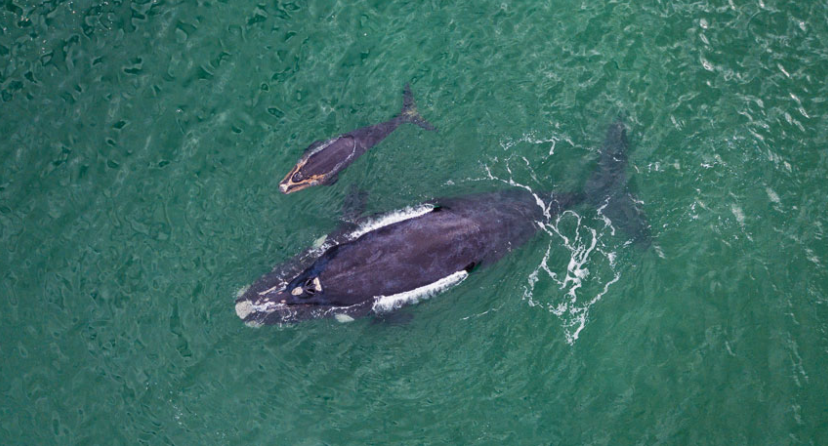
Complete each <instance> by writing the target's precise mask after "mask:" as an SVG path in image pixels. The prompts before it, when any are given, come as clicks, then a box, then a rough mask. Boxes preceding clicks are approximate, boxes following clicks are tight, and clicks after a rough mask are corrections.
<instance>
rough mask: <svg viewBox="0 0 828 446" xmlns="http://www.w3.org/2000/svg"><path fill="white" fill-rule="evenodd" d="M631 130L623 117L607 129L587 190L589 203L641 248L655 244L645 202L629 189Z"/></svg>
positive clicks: (585, 190)
mask: <svg viewBox="0 0 828 446" xmlns="http://www.w3.org/2000/svg"><path fill="white" fill-rule="evenodd" d="M628 149H629V141H628V140H627V128H626V126H625V125H624V123H623V121H621V119H620V118H619V119H618V120H617V121H616V122H614V123H612V124H611V125H610V127H609V129H608V130H607V136H606V138H605V139H604V144H603V146H602V147H601V154H600V155H599V158H598V166H597V167H596V169H595V171H593V172H592V174H591V175H590V177H589V179H588V180H587V183H586V186H585V187H584V195H585V198H586V201H588V202H589V203H590V204H592V205H593V206H596V207H597V208H598V210H599V211H600V212H601V213H602V214H603V215H604V216H606V217H607V218H609V219H610V221H611V222H612V224H613V225H615V226H616V227H618V228H620V229H621V230H622V231H623V232H624V233H626V234H627V235H628V236H629V237H631V238H632V240H633V241H634V242H635V243H636V244H637V245H639V246H641V247H643V248H647V247H649V246H650V244H651V243H652V241H651V237H650V225H649V224H648V223H647V217H646V216H645V215H644V212H643V211H642V210H641V206H640V204H641V202H640V201H639V200H637V199H636V198H635V197H634V196H633V194H632V193H631V192H630V191H629V188H628V186H627V172H626V170H627V150H628Z"/></svg>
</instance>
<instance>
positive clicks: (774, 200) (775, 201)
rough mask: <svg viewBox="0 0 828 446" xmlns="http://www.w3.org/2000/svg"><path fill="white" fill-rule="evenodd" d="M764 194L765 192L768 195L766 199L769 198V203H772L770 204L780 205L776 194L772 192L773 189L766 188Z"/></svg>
mask: <svg viewBox="0 0 828 446" xmlns="http://www.w3.org/2000/svg"><path fill="white" fill-rule="evenodd" d="M765 192H767V193H768V198H770V201H772V202H774V203H776V204H780V203H782V201H781V200H780V199H779V194H777V193H776V192H774V191H773V189H771V188H769V187H766V188H765Z"/></svg>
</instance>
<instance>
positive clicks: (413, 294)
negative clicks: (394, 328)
mask: <svg viewBox="0 0 828 446" xmlns="http://www.w3.org/2000/svg"><path fill="white" fill-rule="evenodd" d="M468 276H469V273H467V272H466V271H465V270H460V271H457V272H456V273H454V274H451V275H449V276H446V277H443V278H442V279H440V280H438V281H436V282H434V283H430V284H428V285H424V286H421V287H419V288H415V289H413V290H411V291H404V292H402V293H398V294H392V295H390V296H377V297H375V301H374V306H373V310H374V312H375V313H385V312H388V311H392V310H396V309H397V308H400V307H401V306H403V305H406V304H414V303H417V302H419V301H420V299H427V298H429V297H431V296H433V295H435V294H437V293H439V292H441V291H443V290H445V289H447V288H450V287H452V286H454V285H457V284H458V283H460V282H462V281H463V280H464V279H465V278H466V277H468Z"/></svg>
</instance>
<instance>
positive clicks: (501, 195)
mask: <svg viewBox="0 0 828 446" xmlns="http://www.w3.org/2000/svg"><path fill="white" fill-rule="evenodd" d="M578 201H579V197H578V196H576V195H571V194H570V195H555V196H553V197H552V205H551V206H550V207H549V211H548V212H549V214H550V215H552V216H554V215H556V214H557V213H558V212H560V211H561V210H562V209H565V208H567V207H569V206H570V205H572V204H574V203H576V202H578ZM543 219H544V213H543V209H542V208H541V207H540V206H539V205H538V202H537V200H536V198H535V196H533V195H532V194H531V193H529V192H527V191H525V190H523V189H512V190H506V191H499V192H493V193H485V194H477V195H471V196H465V197H458V198H450V199H443V200H438V201H436V202H434V203H427V204H424V205H421V206H419V207H416V208H414V209H410V210H409V211H408V212H407V213H405V214H392V215H391V216H389V218H387V220H386V221H391V222H390V223H389V224H384V222H383V221H378V222H377V221H373V223H374V224H373V225H371V223H372V222H371V221H369V222H368V223H367V224H364V225H363V226H362V227H360V228H358V229H357V230H356V231H353V232H351V233H346V234H343V235H342V236H340V237H339V238H340V239H339V240H333V241H331V242H329V245H330V246H328V247H327V249H325V250H324V251H323V252H321V253H319V254H318V256H317V257H315V258H314V257H313V256H310V257H311V259H309V261H310V262H309V263H310V264H309V265H306V266H305V265H302V266H300V267H299V268H302V267H304V268H303V269H301V272H299V273H298V274H296V275H295V276H291V274H292V273H293V272H295V271H293V272H289V271H285V270H278V271H274V273H271V274H268V275H265V276H264V277H262V278H261V279H259V280H258V281H257V282H256V283H254V284H253V285H252V286H251V287H250V288H249V289H247V290H246V291H245V292H244V293H243V294H242V296H240V297H239V298H238V299H237V301H236V313H237V314H238V316H239V317H240V318H242V319H243V320H244V321H245V322H248V323H251V324H275V323H285V322H295V321H300V320H305V319H313V318H320V317H337V318H340V319H341V318H354V317H359V316H364V315H367V314H369V313H372V312H383V311H388V310H392V309H395V308H396V307H397V306H398V305H400V304H402V303H404V301H406V300H407V299H409V298H414V297H416V296H417V295H419V294H427V293H429V292H432V291H436V290H438V289H440V288H443V287H445V286H449V285H451V284H453V283H456V282H459V281H460V280H462V279H463V278H465V276H466V275H467V274H468V272H469V271H471V270H472V269H473V268H476V267H478V266H486V265H488V264H491V263H494V262H496V261H497V260H498V259H500V258H501V257H502V256H503V255H504V254H506V253H507V252H509V251H511V250H512V249H514V248H516V247H518V246H520V245H522V244H524V243H525V242H526V241H528V240H529V239H530V238H531V237H532V236H533V235H534V234H535V233H536V232H537V231H538V229H539V226H538V224H539V222H540V221H542V220H543ZM335 238H336V237H335ZM320 251H321V250H320ZM299 263H301V261H299Z"/></svg>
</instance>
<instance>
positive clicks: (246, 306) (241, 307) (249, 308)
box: [236, 300, 254, 319]
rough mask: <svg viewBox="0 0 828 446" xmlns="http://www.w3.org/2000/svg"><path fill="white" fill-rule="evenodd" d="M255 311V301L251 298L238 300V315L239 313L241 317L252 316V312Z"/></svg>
mask: <svg viewBox="0 0 828 446" xmlns="http://www.w3.org/2000/svg"><path fill="white" fill-rule="evenodd" d="M253 311H254V310H253V303H252V302H250V301H249V300H243V301H240V302H236V315H238V316H239V318H240V319H244V318H246V317H247V316H250V313H252V312H253Z"/></svg>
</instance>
